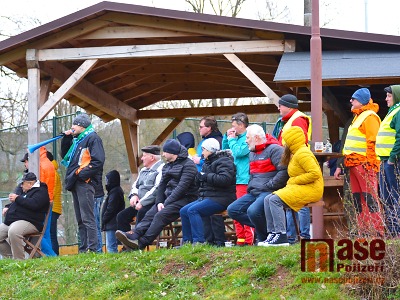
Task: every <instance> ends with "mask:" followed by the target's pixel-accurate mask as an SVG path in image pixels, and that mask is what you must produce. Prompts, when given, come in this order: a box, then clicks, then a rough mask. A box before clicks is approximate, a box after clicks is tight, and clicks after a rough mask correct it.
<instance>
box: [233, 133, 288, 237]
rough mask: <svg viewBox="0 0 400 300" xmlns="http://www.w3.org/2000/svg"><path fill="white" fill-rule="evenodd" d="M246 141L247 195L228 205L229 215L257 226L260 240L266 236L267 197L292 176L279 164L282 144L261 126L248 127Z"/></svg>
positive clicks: (249, 224)
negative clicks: (248, 158)
mask: <svg viewBox="0 0 400 300" xmlns="http://www.w3.org/2000/svg"><path fill="white" fill-rule="evenodd" d="M246 143H247V145H248V147H249V149H250V151H251V152H250V181H249V184H248V185H247V194H245V195H244V196H242V197H240V198H239V199H237V200H236V201H234V202H233V203H232V204H230V205H229V206H228V214H229V216H230V217H231V218H232V219H233V220H236V221H238V222H239V223H240V224H244V225H247V226H250V227H255V229H256V236H257V240H258V241H259V242H262V241H265V240H266V239H267V220H266V219H265V212H264V198H265V197H266V196H268V195H269V194H271V193H272V192H274V191H276V190H279V189H281V188H283V187H284V186H285V185H286V182H287V180H288V178H289V176H288V173H287V170H286V167H282V166H280V161H281V158H282V154H283V147H282V146H280V145H279V144H278V141H277V140H276V139H275V138H274V137H272V136H271V135H269V134H267V135H266V134H265V132H264V129H262V127H261V126H259V125H250V126H249V127H247V134H246Z"/></svg>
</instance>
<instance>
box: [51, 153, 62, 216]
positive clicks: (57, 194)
mask: <svg viewBox="0 0 400 300" xmlns="http://www.w3.org/2000/svg"><path fill="white" fill-rule="evenodd" d="M51 163H52V164H53V166H54V169H55V170H56V178H55V182H54V195H53V196H54V200H53V212H55V213H58V214H60V215H61V213H62V201H61V191H62V187H61V178H60V174H58V172H57V170H58V163H57V161H55V160H53V161H51Z"/></svg>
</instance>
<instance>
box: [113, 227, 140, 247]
mask: <svg viewBox="0 0 400 300" xmlns="http://www.w3.org/2000/svg"><path fill="white" fill-rule="evenodd" d="M115 236H116V238H117V239H118V240H119V241H120V242H121V243H122V245H124V246H125V247H126V248H129V249H133V250H137V249H139V242H138V240H135V239H132V238H133V234H130V233H127V232H123V231H121V230H117V231H116V232H115Z"/></svg>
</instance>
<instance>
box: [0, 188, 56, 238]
mask: <svg viewBox="0 0 400 300" xmlns="http://www.w3.org/2000/svg"><path fill="white" fill-rule="evenodd" d="M49 205H50V198H49V194H48V191H47V185H46V184H45V183H44V182H40V181H36V183H35V184H34V185H33V186H32V188H31V189H30V190H28V191H27V192H26V193H24V192H22V189H21V194H20V195H19V196H18V197H17V198H15V201H14V202H12V203H11V204H10V205H8V206H7V207H8V211H7V213H6V216H5V219H4V224H6V225H8V226H10V225H11V224H12V223H14V222H16V221H19V220H25V221H28V222H29V223H32V224H33V225H34V226H35V227H36V228H37V230H39V231H42V229H43V223H44V219H45V216H46V213H47V210H48V209H49Z"/></svg>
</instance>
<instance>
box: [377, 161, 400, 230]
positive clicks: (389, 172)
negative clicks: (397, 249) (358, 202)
mask: <svg viewBox="0 0 400 300" xmlns="http://www.w3.org/2000/svg"><path fill="white" fill-rule="evenodd" d="M399 171H400V164H399V163H398V162H397V163H396V164H393V165H390V164H388V161H387V160H383V161H381V168H380V172H379V191H380V197H381V199H382V204H383V210H384V211H385V223H386V226H387V229H388V232H389V234H390V235H391V236H392V237H397V236H399V235H400V224H399V223H400V220H399V218H400V207H399V198H400V193H399V182H398V180H399V179H398V178H399V175H400V174H399V173H400V172H399Z"/></svg>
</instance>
